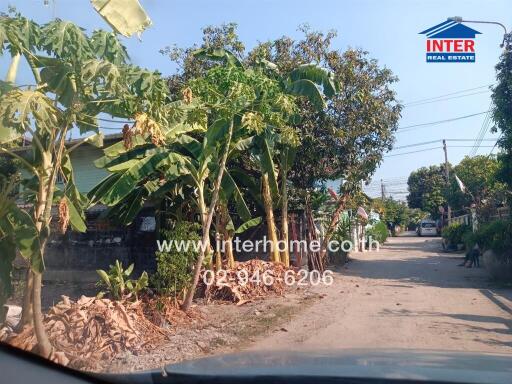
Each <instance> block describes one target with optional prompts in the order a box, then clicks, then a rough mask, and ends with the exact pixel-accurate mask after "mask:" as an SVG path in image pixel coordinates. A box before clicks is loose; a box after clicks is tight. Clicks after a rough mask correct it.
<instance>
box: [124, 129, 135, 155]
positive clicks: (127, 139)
mask: <svg viewBox="0 0 512 384" xmlns="http://www.w3.org/2000/svg"><path fill="white" fill-rule="evenodd" d="M132 137H133V132H132V130H131V129H130V126H129V125H128V124H125V125H124V126H123V143H124V148H125V149H130V148H131V147H132V145H133V142H132Z"/></svg>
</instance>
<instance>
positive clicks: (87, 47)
mask: <svg viewBox="0 0 512 384" xmlns="http://www.w3.org/2000/svg"><path fill="white" fill-rule="evenodd" d="M0 39H1V44H0V47H1V48H2V50H3V49H4V48H5V47H7V48H8V49H9V51H10V53H11V56H12V57H13V58H14V57H16V55H21V56H22V57H24V58H25V59H26V61H27V63H28V65H29V67H30V69H31V70H32V73H33V75H34V85H32V86H28V87H27V86H24V87H16V86H15V85H14V84H11V83H9V84H8V85H7V88H8V90H7V91H4V92H3V93H2V95H1V97H0V115H1V116H2V121H1V124H0V144H2V146H0V150H1V152H3V153H4V154H7V155H9V156H12V157H14V158H16V159H17V160H19V162H20V163H21V165H22V166H23V167H24V168H25V169H26V170H27V171H28V172H29V173H30V174H31V179H30V180H27V182H26V183H25V187H26V188H25V189H26V191H27V193H28V195H29V198H30V199H31V200H30V201H31V202H32V203H33V205H32V208H31V209H29V210H27V211H23V214H24V217H25V218H26V217H29V218H30V224H31V225H32V227H33V228H34V230H35V231H36V233H37V237H36V238H33V237H30V239H32V243H33V244H34V245H33V247H32V248H31V249H32V253H31V254H30V255H29V254H28V253H26V257H27V258H28V259H29V260H30V272H29V274H28V277H27V284H26V287H27V289H26V292H25V301H24V321H25V322H27V323H31V322H32V321H33V324H34V330H35V334H36V336H37V340H38V350H39V352H40V353H41V354H42V355H44V356H46V357H48V356H49V354H50V352H51V350H52V348H51V345H50V342H49V340H48V337H47V335H46V333H45V329H44V325H43V322H42V311H41V289H42V274H43V271H44V253H45V247H46V243H47V240H48V238H49V235H50V223H51V220H52V213H51V212H52V206H53V205H54V204H58V205H59V212H60V213H61V215H60V217H59V224H60V225H59V226H60V228H61V230H62V231H65V230H66V228H67V227H68V224H70V225H71V227H72V228H73V229H75V230H77V231H85V230H86V226H85V223H84V215H83V209H84V208H85V206H86V200H85V197H84V196H82V195H81V194H80V192H79V191H78V190H77V188H76V186H75V183H74V178H73V169H72V165H71V161H70V156H69V155H70V153H71V152H72V151H73V150H74V149H75V148H77V147H78V146H79V145H80V144H82V143H85V142H89V143H91V144H93V145H101V141H102V135H101V134H98V133H93V134H92V135H90V136H88V137H86V138H83V139H82V140H80V141H79V142H78V143H77V144H75V145H73V146H68V145H66V137H67V133H68V132H69V131H70V130H71V129H72V128H78V129H79V130H80V132H81V133H82V134H84V133H86V132H88V131H93V132H94V131H96V132H97V131H98V121H97V115H98V114H100V113H108V114H110V115H112V116H117V117H125V118H126V117H133V116H135V115H136V114H140V113H147V114H150V115H151V116H153V118H154V119H156V120H160V119H162V118H163V114H162V111H161V110H160V108H161V106H162V105H163V101H164V99H165V98H166V95H167V93H166V91H167V87H166V84H165V81H164V80H163V79H161V78H160V77H159V75H158V74H156V73H152V72H148V71H145V70H142V69H140V68H138V67H135V66H131V65H128V64H127V54H126V50H125V48H124V47H123V46H122V44H121V43H120V42H119V40H118V39H117V37H116V35H115V34H114V33H108V32H104V31H95V32H93V33H92V34H91V35H90V36H88V35H87V34H86V33H85V32H84V30H83V29H82V28H79V27H78V26H76V25H75V24H73V23H71V22H67V21H62V20H54V21H52V22H50V23H48V24H46V25H43V26H39V25H38V24H36V23H34V22H33V21H30V20H28V19H26V18H23V17H21V16H20V15H16V16H13V17H7V16H4V17H1V18H0ZM43 53H44V55H43ZM3 88H4V89H5V88H6V87H5V84H4V87H3ZM23 135H28V136H29V137H30V142H31V145H30V146H29V147H28V149H27V150H26V151H25V153H23V154H21V155H20V154H19V153H17V152H14V151H12V150H11V149H10V148H8V146H6V145H4V144H5V143H10V142H12V141H13V140H17V139H19V138H20V137H21V136H23ZM58 174H61V175H62V176H63V179H64V186H63V188H61V189H59V188H57V186H56V180H57V175H58ZM10 207H11V208H12V209H13V210H14V206H13V205H10ZM11 225H13V223H11ZM24 225H28V224H27V222H26V221H25V222H24ZM4 240H5V241H9V239H8V238H4V239H2V241H4ZM20 251H21V250H20ZM22 255H23V253H22ZM31 310H32V311H33V316H32V317H30V313H31ZM27 316H29V318H27Z"/></svg>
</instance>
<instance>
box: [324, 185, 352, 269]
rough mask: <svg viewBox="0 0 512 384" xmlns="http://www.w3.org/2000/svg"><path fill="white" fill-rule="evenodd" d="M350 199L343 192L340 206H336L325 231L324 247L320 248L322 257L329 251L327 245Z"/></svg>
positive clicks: (339, 202)
mask: <svg viewBox="0 0 512 384" xmlns="http://www.w3.org/2000/svg"><path fill="white" fill-rule="evenodd" d="M347 199H348V194H347V193H345V194H343V195H342V196H341V197H340V198H339V199H338V206H337V207H336V210H335V211H334V213H333V214H332V217H331V222H330V223H329V226H328V227H327V230H326V231H325V236H324V239H323V241H322V247H321V250H320V259H321V260H324V258H325V255H326V253H327V246H328V245H329V242H330V241H331V238H332V235H333V233H334V231H335V230H336V226H337V225H338V222H339V221H340V216H341V213H342V212H343V210H344V209H345V204H346V202H347Z"/></svg>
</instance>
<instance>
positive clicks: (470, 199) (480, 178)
mask: <svg viewBox="0 0 512 384" xmlns="http://www.w3.org/2000/svg"><path fill="white" fill-rule="evenodd" d="M499 171H500V164H499V162H498V161H497V159H496V157H494V156H474V157H465V158H464V159H462V161H461V162H460V163H459V164H457V165H456V166H455V167H453V173H454V175H457V177H458V178H459V179H460V180H461V181H462V183H463V187H464V190H463V191H462V190H461V188H460V186H459V185H458V183H457V181H456V180H455V178H454V177H453V178H451V180H450V187H449V189H448V193H447V196H446V198H447V200H448V203H449V204H450V206H451V207H452V208H453V209H456V210H457V209H458V210H462V209H464V208H468V207H470V206H471V205H473V204H474V205H475V207H476V209H477V211H478V213H483V212H482V210H486V209H487V208H488V209H491V210H492V209H493V208H495V207H497V206H500V205H502V204H503V203H504V200H505V196H506V186H505V185H504V184H503V183H501V182H500V181H498V178H497V174H498V172H499Z"/></svg>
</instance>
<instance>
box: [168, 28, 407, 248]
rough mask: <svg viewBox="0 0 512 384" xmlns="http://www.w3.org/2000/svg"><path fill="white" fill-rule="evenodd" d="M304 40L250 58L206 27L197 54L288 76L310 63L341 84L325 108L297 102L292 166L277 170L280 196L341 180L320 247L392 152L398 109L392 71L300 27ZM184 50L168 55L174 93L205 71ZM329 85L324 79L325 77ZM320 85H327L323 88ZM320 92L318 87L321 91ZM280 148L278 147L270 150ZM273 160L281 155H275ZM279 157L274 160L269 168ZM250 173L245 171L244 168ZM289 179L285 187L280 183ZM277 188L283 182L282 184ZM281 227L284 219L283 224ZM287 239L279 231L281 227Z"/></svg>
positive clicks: (231, 38) (221, 31)
mask: <svg viewBox="0 0 512 384" xmlns="http://www.w3.org/2000/svg"><path fill="white" fill-rule="evenodd" d="M300 29H301V31H302V32H303V33H304V38H303V39H300V40H294V39H291V38H290V37H286V36H285V37H282V38H280V39H277V40H273V41H267V42H263V43H261V44H258V45H257V46H256V47H255V48H254V49H253V50H251V51H250V52H249V53H245V48H244V45H243V44H242V43H241V42H240V40H239V38H238V36H237V34H236V25H233V24H229V25H225V26H222V27H218V28H216V27H208V28H206V29H205V30H204V31H203V32H204V38H203V44H202V47H212V48H217V49H219V48H227V49H230V48H233V49H234V51H235V55H236V57H237V58H238V59H239V60H241V61H243V62H245V63H248V64H249V65H250V66H254V65H261V64H264V63H268V64H269V66H272V67H274V68H275V69H274V71H276V72H278V73H281V74H284V75H286V74H288V73H290V72H291V71H293V70H294V69H295V68H298V67H300V66H301V65H307V64H309V63H314V64H316V65H318V66H321V67H324V68H325V69H326V70H327V73H331V74H332V79H333V80H334V82H335V83H336V82H339V83H340V84H341V91H340V92H337V93H332V94H328V93H327V94H325V96H327V104H326V106H325V107H323V106H322V108H320V109H319V108H318V104H317V105H315V103H314V102H312V100H308V99H299V100H298V101H297V103H298V110H297V115H298V116H300V118H299V119H297V120H296V121H295V122H293V123H291V124H290V127H291V128H293V130H294V131H296V132H297V134H298V136H299V137H300V146H298V147H297V148H296V151H294V152H296V154H294V155H295V156H294V161H293V162H290V161H287V162H286V163H283V164H285V165H286V167H282V166H281V170H283V169H285V168H286V169H288V170H287V171H286V172H285V173H283V172H281V175H280V177H281V193H283V194H285V193H286V194H287V193H288V191H287V188H288V187H291V188H292V189H296V188H298V189H300V192H299V193H296V192H295V191H294V192H292V193H293V194H294V195H302V198H304V196H305V194H304V193H306V191H308V192H307V193H310V191H311V189H313V188H315V187H318V186H319V184H321V183H322V182H324V181H326V180H337V179H341V180H343V193H342V194H341V195H340V197H339V201H338V203H339V204H338V205H337V209H336V210H335V211H334V212H333V217H332V221H331V225H330V226H329V228H330V230H329V231H328V236H326V240H327V241H328V238H329V233H331V232H332V231H333V230H334V228H335V226H336V223H337V220H338V218H339V217H340V213H341V211H342V210H343V209H344V208H345V203H346V201H347V199H348V196H349V194H350V193H352V191H354V190H355V189H358V188H359V183H360V181H361V180H366V179H368V178H369V177H370V176H371V174H372V173H373V172H374V171H375V169H376V168H377V166H378V164H379V163H380V162H381V161H382V155H383V153H384V152H386V151H387V150H389V149H391V146H392V144H393V140H394V135H393V132H394V130H395V129H396V127H397V124H398V119H399V117H400V110H401V106H400V105H399V104H398V102H397V100H396V96H395V93H394V91H393V90H392V88H391V86H392V84H393V83H394V82H396V81H397V78H396V77H394V76H393V74H392V72H391V71H390V70H389V69H387V68H383V67H380V66H379V65H378V63H377V61H376V60H374V59H371V58H370V57H369V55H368V53H367V52H365V51H363V50H354V49H349V50H347V51H337V50H334V49H332V47H331V42H332V39H333V38H334V37H335V36H336V33H335V32H333V31H330V32H328V33H325V34H324V33H321V32H315V31H311V30H310V29H309V28H308V27H307V26H302V27H301V28H300ZM192 52H193V48H189V49H177V48H173V49H169V50H167V53H170V56H171V59H173V60H175V61H177V62H178V65H179V67H180V71H179V72H178V74H177V75H176V76H173V77H172V78H171V79H170V83H171V87H172V86H174V87H176V86H177V85H179V84H183V82H184V81H185V80H186V79H187V78H190V77H193V76H195V75H198V74H201V73H203V71H204V70H205V68H204V65H201V64H200V63H197V62H194V61H193V60H192V56H191V53H192ZM327 79H329V78H327ZM324 85H326V86H328V84H327V83H324ZM321 88H322V89H324V90H325V88H324V87H323V86H322V85H321ZM277 147H279V146H277ZM276 153H277V154H279V153H285V151H280V150H279V148H277V151H276ZM280 159H281V157H280V156H279V155H278V156H276V158H275V162H276V163H278V164H279V163H281V162H280ZM247 171H248V172H250V170H249V169H247ZM286 180H288V181H286ZM283 181H284V182H283ZM286 202H287V199H286V198H285V199H282V203H283V204H282V216H284V217H286V213H285V211H286V209H287V208H285V207H286ZM282 222H283V223H286V220H283V221H282ZM282 232H283V233H286V229H285V228H282Z"/></svg>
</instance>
